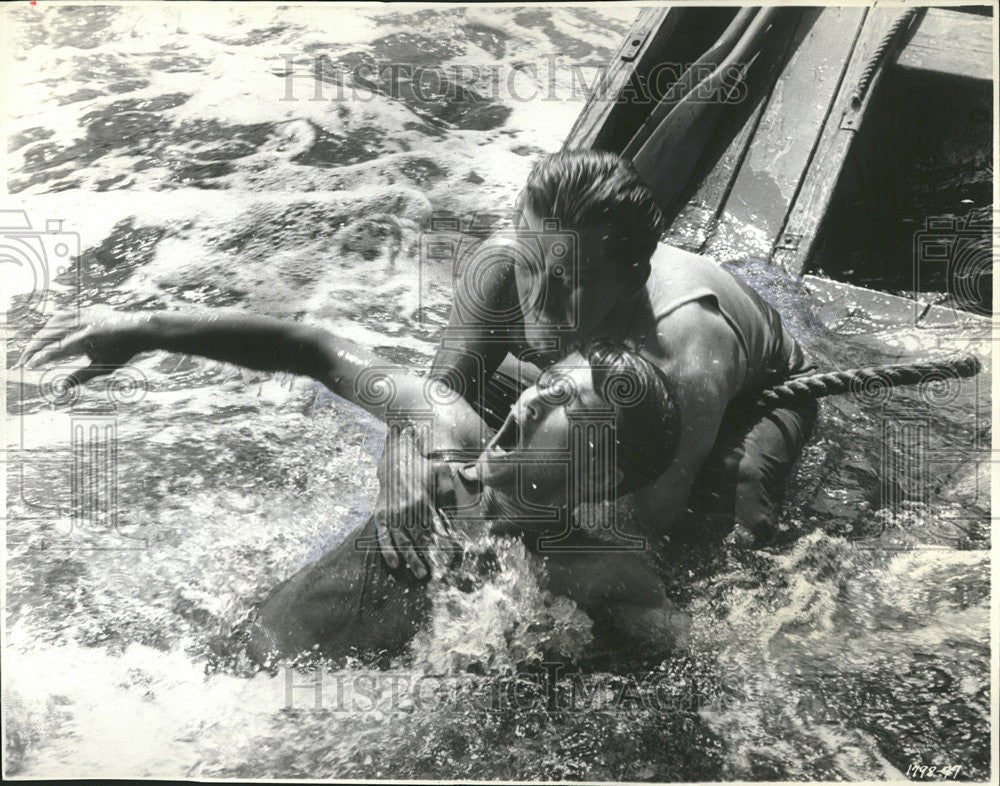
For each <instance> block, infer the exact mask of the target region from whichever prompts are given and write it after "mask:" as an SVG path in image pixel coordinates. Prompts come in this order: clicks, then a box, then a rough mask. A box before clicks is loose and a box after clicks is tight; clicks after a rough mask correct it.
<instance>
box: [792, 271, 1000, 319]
mask: <svg viewBox="0 0 1000 786" xmlns="http://www.w3.org/2000/svg"><path fill="white" fill-rule="evenodd" d="M802 283H803V284H805V286H806V288H807V289H808V290H809V292H810V293H811V294H812V295H813V296H814V297H815V298H816V301H817V304H818V305H819V307H820V308H822V309H826V310H828V311H837V310H841V311H842V312H843V316H844V318H845V319H846V318H849V317H850V315H851V313H852V312H853V311H855V310H857V309H858V308H860V309H862V310H864V311H865V312H866V319H870V321H871V324H872V327H873V328H879V327H881V328H901V327H905V326H907V325H912V326H914V327H919V328H922V329H927V330H938V331H939V330H942V329H948V328H955V329H956V330H965V331H967V330H974V331H977V332H978V331H983V332H984V333H985V334H989V333H990V331H991V330H992V324H993V323H992V321H991V320H990V319H989V318H988V317H984V316H980V315H979V314H973V313H971V312H968V311H962V310H959V309H954V308H948V307H947V306H936V305H933V304H932V303H931V302H930V301H929V300H911V299H910V298H905V297H899V296H898V295H890V294H888V293H886V292H876V291H874V290H872V289H866V288H865V287H858V286H855V285H853V284H845V283H843V282H842V281H832V280H831V279H828V278H821V277H819V276H813V275H808V274H807V275H804V276H802Z"/></svg>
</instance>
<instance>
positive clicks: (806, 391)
mask: <svg viewBox="0 0 1000 786" xmlns="http://www.w3.org/2000/svg"><path fill="white" fill-rule="evenodd" d="M981 370H982V365H981V364H980V362H979V359H978V358H976V357H975V356H974V355H963V356H962V357H958V358H955V359H954V360H946V361H937V362H933V363H901V364H899V365H893V366H873V367H870V368H852V369H847V370H846V371H830V372H827V373H824V374H810V375H809V376H804V377H796V378H795V379H789V380H786V381H785V382H783V383H782V384H780V385H776V386H775V387H773V388H768V389H767V390H765V391H763V392H762V393H761V394H760V400H759V401H760V403H761V404H763V405H765V406H768V407H774V406H778V405H781V404H787V403H788V402H790V401H797V400H800V399H804V398H823V397H824V396H836V395H839V394H841V393H864V394H866V395H869V396H870V395H872V394H873V393H877V392H878V391H881V390H885V389H888V388H894V387H899V386H901V385H918V384H921V383H930V384H935V383H937V384H942V383H947V382H948V381H949V380H953V379H962V378H967V377H974V376H976V374H978V373H979V372H980V371H981Z"/></svg>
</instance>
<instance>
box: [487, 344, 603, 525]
mask: <svg viewBox="0 0 1000 786" xmlns="http://www.w3.org/2000/svg"><path fill="white" fill-rule="evenodd" d="M574 416H583V417H586V418H587V420H588V421H591V422H598V421H599V422H603V423H610V424H616V414H615V412H614V410H613V409H612V408H611V407H610V405H609V404H608V403H607V402H606V401H604V399H602V398H601V397H600V396H599V395H598V394H597V392H596V391H595V390H594V384H593V372H592V370H591V367H590V364H589V363H588V362H587V360H586V359H585V358H583V357H582V356H581V355H580V354H579V353H576V352H574V353H571V354H570V355H567V356H566V357H565V358H563V359H562V360H560V361H559V362H558V363H557V364H555V365H554V366H552V367H551V368H549V369H548V370H546V371H544V372H542V375H541V376H540V377H539V378H538V382H537V383H536V384H535V385H532V386H531V387H529V388H527V389H526V390H525V391H524V392H523V393H522V394H521V396H520V397H519V398H518V400H517V402H516V403H515V404H514V406H512V407H511V411H510V414H509V415H508V417H507V420H506V421H505V422H504V424H503V426H501V428H500V430H499V431H498V432H497V433H496V435H495V436H494V438H493V439H492V440H491V441H490V444H489V445H487V447H486V449H485V450H484V451H483V454H482V456H481V457H480V462H481V469H480V476H481V478H482V480H483V482H484V483H486V484H487V485H490V486H492V487H493V488H494V489H496V490H497V491H500V492H502V493H504V494H506V495H507V496H508V497H509V498H511V499H518V500H519V501H520V502H521V503H523V504H526V505H529V506H531V505H535V506H541V507H546V506H552V505H554V506H564V505H566V504H567V501H568V500H569V484H570V483H571V482H573V478H574V477H576V478H577V480H579V478H581V477H583V476H587V477H589V476H590V475H591V472H590V468H584V467H577V468H576V471H575V473H571V472H570V468H569V467H568V465H567V463H566V462H567V460H569V459H570V457H571V424H570V420H571V418H572V417H574ZM614 427H615V426H614V425H612V428H614ZM590 447H591V449H592V450H597V449H599V448H596V447H595V446H593V445H591V446H590ZM572 459H573V460H574V461H588V462H589V461H593V460H595V457H594V456H593V455H592V454H591V453H590V451H587V452H585V453H584V454H581V455H578V456H572ZM609 471H610V467H609ZM620 479H621V476H620V474H618V475H615V476H614V477H607V478H605V479H604V482H605V484H606V485H607V486H608V487H613V486H614V485H615V484H616V483H617V482H618V481H619V480H620Z"/></svg>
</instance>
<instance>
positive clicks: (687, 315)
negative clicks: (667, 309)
mask: <svg viewBox="0 0 1000 786" xmlns="http://www.w3.org/2000/svg"><path fill="white" fill-rule="evenodd" d="M657 344H658V349H659V352H660V357H659V358H658V359H657V364H658V365H659V366H660V368H661V369H662V370H663V372H664V374H665V375H666V376H667V378H668V379H669V380H670V381H671V383H673V387H674V393H675V395H676V396H677V404H678V409H679V411H680V415H681V435H680V441H679V444H678V446H677V453H676V456H677V457H676V458H675V459H674V462H673V463H672V464H671V465H670V467H668V469H667V471H666V472H664V474H663V475H662V476H660V478H659V479H658V480H657V481H655V482H654V483H652V484H651V485H650V486H647V487H646V488H644V489H642V490H641V491H640V492H638V493H637V494H636V495H635V501H636V505H637V507H638V509H639V513H640V515H641V516H642V518H643V520H644V521H647V522H649V524H650V525H651V527H652V529H653V530H655V531H658V532H664V533H666V532H669V531H670V530H671V529H672V528H673V527H674V526H675V525H676V524H678V523H679V522H680V520H681V519H682V518H683V516H684V513H685V510H686V509H687V504H688V499H689V497H690V495H691V487H692V484H693V483H694V480H695V478H696V477H697V476H698V472H699V470H700V469H701V467H702V465H703V464H704V462H705V459H706V458H707V457H708V454H709V453H710V452H711V450H712V447H713V446H714V444H715V440H716V438H717V437H718V434H719V428H720V426H721V424H722V418H723V415H724V414H725V411H726V408H727V407H728V405H729V402H730V401H731V400H732V399H733V397H734V396H735V395H736V393H737V391H738V390H739V386H740V384H741V382H742V380H743V377H744V375H745V369H746V360H745V358H744V357H743V350H742V349H741V347H740V344H739V341H738V340H737V338H736V335H735V333H734V332H733V330H732V328H731V327H730V326H729V323H727V322H726V320H725V318H724V317H723V316H722V314H721V313H719V310H718V309H717V308H716V307H715V305H714V303H713V302H712V301H710V300H701V301H698V302H695V303H689V304H687V305H684V306H681V307H680V308H678V309H677V310H676V311H674V312H672V313H671V314H669V315H668V316H666V317H664V318H663V319H662V320H660V323H659V324H658V325H657Z"/></svg>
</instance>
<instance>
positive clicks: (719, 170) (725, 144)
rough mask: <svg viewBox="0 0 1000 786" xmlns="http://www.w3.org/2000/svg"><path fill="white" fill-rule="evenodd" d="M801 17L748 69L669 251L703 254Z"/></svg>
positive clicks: (778, 29)
mask: <svg viewBox="0 0 1000 786" xmlns="http://www.w3.org/2000/svg"><path fill="white" fill-rule="evenodd" d="M788 10H789V11H794V10H795V9H788ZM800 14H801V12H799V14H798V15H795V14H791V13H790V14H788V15H787V16H784V17H783V18H782V19H780V20H779V21H778V22H777V23H776V24H775V25H774V27H773V28H772V30H771V31H769V32H768V34H767V38H766V39H765V40H764V42H763V45H762V47H761V52H760V54H758V56H757V58H756V59H755V60H754V61H753V63H752V64H751V65H750V70H749V72H748V74H747V77H746V81H745V84H746V89H747V92H746V97H745V98H744V99H743V100H742V101H741V102H740V104H739V105H738V106H737V105H733V106H732V107H730V111H729V112H727V113H726V114H725V115H724V116H723V117H722V118H721V120H720V121H719V123H718V126H717V127H716V130H715V133H714V138H713V140H711V141H710V142H709V146H708V148H707V149H706V151H705V154H704V155H703V163H702V164H701V166H702V169H703V174H699V173H698V172H695V175H694V177H693V178H692V180H693V181H694V182H695V183H697V186H696V187H695V191H694V193H693V194H692V195H691V197H690V198H689V199H688V201H687V204H686V205H685V206H684V207H682V208H681V209H680V210H679V211H678V213H677V215H676V216H675V217H673V220H672V221H671V223H670V226H669V228H668V230H667V234H666V237H665V239H666V240H667V241H668V242H669V243H670V244H671V245H675V246H679V247H681V248H684V249H686V250H688V251H694V252H696V253H699V252H702V251H704V249H705V244H706V241H707V239H708V232H709V230H710V229H711V227H712V225H713V224H714V223H715V220H716V219H717V218H718V216H719V213H720V212H721V211H722V205H723V202H724V201H725V199H726V197H727V196H728V195H729V192H730V190H731V188H732V184H733V181H734V180H735V179H736V174H737V172H738V171H739V166H740V164H741V163H742V162H743V159H744V157H745V155H746V151H747V148H748V147H749V145H750V141H751V140H752V139H753V135H754V132H755V131H756V130H757V126H758V124H759V123H760V118H761V115H763V113H764V108H765V107H766V106H767V98H768V96H769V95H770V92H771V87H772V86H773V84H774V79H775V77H776V75H777V73H778V69H779V68H780V67H781V65H782V64H783V63H785V62H786V61H787V59H788V56H789V53H790V52H791V50H793V49H794V47H795V45H796V43H797V41H795V37H794V35H793V34H794V32H795V29H796V25H797V22H798V17H799V15H800Z"/></svg>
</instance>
